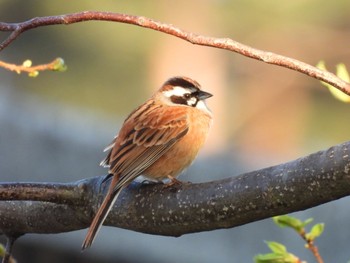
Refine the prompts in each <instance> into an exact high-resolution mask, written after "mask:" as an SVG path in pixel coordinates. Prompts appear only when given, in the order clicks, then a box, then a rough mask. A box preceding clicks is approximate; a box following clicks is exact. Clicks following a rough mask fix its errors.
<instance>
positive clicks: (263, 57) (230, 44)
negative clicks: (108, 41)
mask: <svg viewBox="0 0 350 263" xmlns="http://www.w3.org/2000/svg"><path fill="white" fill-rule="evenodd" d="M91 20H102V21H113V22H120V23H127V24H132V25H137V26H141V27H144V28H149V29H152V30H157V31H160V32H163V33H166V34H169V35H172V36H175V37H178V38H181V39H183V40H185V41H188V42H190V43H192V44H196V45H202V46H208V47H215V48H220V49H225V50H230V51H232V52H236V53H238V54H241V55H243V56H246V57H249V58H253V59H257V60H260V61H263V62H265V63H268V64H273V65H277V66H281V67H285V68H289V69H292V70H295V71H298V72H300V73H303V74H305V75H308V76H310V77H312V78H316V79H318V80H322V81H324V82H326V83H329V84H330V85H332V86H334V87H336V88H338V89H339V90H341V91H342V92H344V93H345V94H347V95H350V83H348V82H346V81H344V80H342V79H340V78H338V77H337V76H336V75H334V74H333V73H331V72H328V71H323V70H320V69H318V68H316V67H313V66H311V65H309V64H306V63H304V62H301V61H298V60H296V59H292V58H289V57H286V56H282V55H278V54H275V53H272V52H267V51H262V50H259V49H255V48H252V47H249V46H247V45H244V44H241V43H239V42H237V41H234V40H232V39H230V38H214V37H207V36H202V35H199V34H194V33H191V32H188V31H185V30H182V29H180V28H178V27H176V26H173V25H171V24H166V23H162V22H159V21H155V20H153V19H150V18H147V17H144V16H133V15H126V14H119V13H112V12H97V11H85V12H79V13H72V14H66V15H59V16H47V17H36V18H33V19H30V20H28V21H25V22H21V23H4V22H0V31H9V32H12V33H11V34H10V35H9V37H8V38H6V39H5V40H4V41H3V42H2V43H1V44H0V51H1V50H3V49H4V48H5V47H7V46H8V45H10V44H11V43H12V42H13V41H14V40H15V39H16V38H17V37H18V36H19V35H20V34H22V33H23V32H25V31H27V30H30V29H33V28H36V27H41V26H48V25H58V24H65V25H68V24H74V23H78V22H84V21H91Z"/></svg>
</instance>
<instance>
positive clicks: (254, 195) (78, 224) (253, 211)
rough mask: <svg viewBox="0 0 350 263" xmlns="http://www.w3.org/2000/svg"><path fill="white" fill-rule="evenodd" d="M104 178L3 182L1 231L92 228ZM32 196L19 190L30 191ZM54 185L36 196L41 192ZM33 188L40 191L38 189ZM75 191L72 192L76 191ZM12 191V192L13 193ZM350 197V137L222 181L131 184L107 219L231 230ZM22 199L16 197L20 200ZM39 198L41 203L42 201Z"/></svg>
mask: <svg viewBox="0 0 350 263" xmlns="http://www.w3.org/2000/svg"><path fill="white" fill-rule="evenodd" d="M103 179H104V177H103V176H98V177H94V178H91V179H85V180H82V181H78V182H75V183H71V184H66V185H64V186H63V185H62V184H59V185H57V191H58V193H59V192H60V191H67V192H69V194H66V195H64V194H57V196H59V198H62V199H60V200H59V201H57V200H56V199H55V198H52V194H51V191H53V190H54V187H52V185H48V184H43V185H42V187H39V188H38V186H40V185H39V184H37V185H36V188H32V185H30V184H12V185H11V184H2V187H1V188H0V200H11V201H0V211H1V216H0V232H2V233H5V234H8V235H9V234H11V233H17V234H18V233H61V232H67V231H73V230H78V229H82V228H85V227H87V226H89V224H90V222H91V220H92V217H93V215H94V213H95V212H96V210H97V208H98V206H99V205H100V203H101V202H102V199H103V196H104V193H105V192H106V191H107V189H108V184H109V183H108V182H106V183H102V182H103ZM26 188H29V189H28V190H27V191H26V192H27V194H28V195H32V199H33V200H37V201H35V202H33V201H18V200H23V199H25V200H28V199H30V198H29V197H28V196H26V197H23V196H20V195H17V196H16V195H15V194H13V193H15V192H16V189H17V190H21V191H22V190H24V189H26ZM45 188H48V189H49V191H48V194H43V195H41V197H40V198H38V196H39V195H38V194H36V193H35V192H36V191H39V192H40V191H42V189H45ZM33 189H36V190H35V191H34V190H33ZM73 192H74V193H73ZM11 193H12V194H11ZM348 195H350V142H347V143H344V144H340V145H337V146H334V147H331V148H330V149H328V150H325V151H320V152H317V153H314V154H311V155H309V156H306V157H304V158H300V159H297V160H294V161H292V162H288V163H284V164H280V165H277V166H272V167H268V168H265V169H261V170H258V171H254V172H250V173H246V174H242V175H239V176H236V177H232V178H227V179H223V180H218V181H213V182H207V183H200V184H183V185H182V186H178V187H175V188H169V187H164V186H163V185H161V184H156V185H141V184H139V183H133V184H131V185H130V186H129V187H128V188H127V190H124V191H123V192H122V193H121V195H120V197H119V198H118V200H117V202H116V204H115V206H114V208H113V210H112V211H111V213H110V214H109V216H108V218H107V220H106V222H105V224H106V225H110V226H117V227H121V228H125V229H131V230H135V231H139V232H144V233H150V234H157V235H167V236H180V235H183V234H186V233H193V232H200V231H208V230H214V229H220V228H231V227H235V226H239V225H243V224H247V223H250V222H254V221H257V220H261V219H264V218H268V217H271V216H274V215H280V214H285V213H290V212H295V211H300V210H304V209H307V208H310V207H314V206H317V205H320V204H323V203H326V202H329V201H332V200H335V199H339V198H341V197H344V196H348ZM15 200H16V201H15ZM38 200H41V201H38Z"/></svg>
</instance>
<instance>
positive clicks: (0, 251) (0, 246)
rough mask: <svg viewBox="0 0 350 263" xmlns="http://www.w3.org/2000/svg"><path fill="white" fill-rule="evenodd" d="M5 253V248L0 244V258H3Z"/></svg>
mask: <svg viewBox="0 0 350 263" xmlns="http://www.w3.org/2000/svg"><path fill="white" fill-rule="evenodd" d="M5 253H6V249H5V247H4V246H3V245H2V244H0V257H2V258H3V257H4V256H5Z"/></svg>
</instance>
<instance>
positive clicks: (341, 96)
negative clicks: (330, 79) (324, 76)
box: [316, 61, 350, 103]
mask: <svg viewBox="0 0 350 263" xmlns="http://www.w3.org/2000/svg"><path fill="white" fill-rule="evenodd" d="M316 67H317V68H319V69H321V70H324V71H327V68H326V64H325V62H324V61H320V62H318V63H317V65H316ZM336 75H337V76H338V77H339V78H341V79H342V80H345V81H347V82H349V81H350V77H349V73H348V71H347V69H346V66H345V65H344V64H343V63H340V64H337V65H336ZM321 84H322V85H324V86H326V87H327V88H328V90H329V91H330V93H331V94H332V95H333V96H334V97H335V98H336V99H338V100H340V101H342V102H346V103H350V96H348V95H347V94H345V93H344V92H342V91H341V90H339V89H337V88H335V87H333V86H332V85H330V84H328V83H326V82H323V81H321Z"/></svg>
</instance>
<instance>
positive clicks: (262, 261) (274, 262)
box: [254, 253, 284, 263]
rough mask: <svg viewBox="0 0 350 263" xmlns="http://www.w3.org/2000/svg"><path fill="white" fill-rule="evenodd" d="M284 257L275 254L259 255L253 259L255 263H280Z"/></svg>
mask: <svg viewBox="0 0 350 263" xmlns="http://www.w3.org/2000/svg"><path fill="white" fill-rule="evenodd" d="M283 259H284V257H283V256H281V255H277V254H275V253H269V254H259V255H257V256H255V257H254V262H256V263H281V262H284V261H283Z"/></svg>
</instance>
